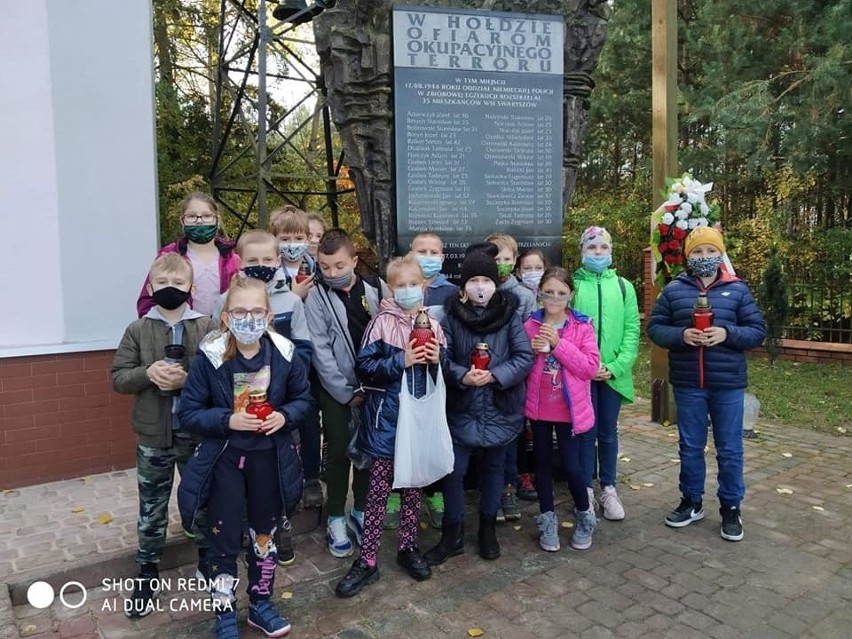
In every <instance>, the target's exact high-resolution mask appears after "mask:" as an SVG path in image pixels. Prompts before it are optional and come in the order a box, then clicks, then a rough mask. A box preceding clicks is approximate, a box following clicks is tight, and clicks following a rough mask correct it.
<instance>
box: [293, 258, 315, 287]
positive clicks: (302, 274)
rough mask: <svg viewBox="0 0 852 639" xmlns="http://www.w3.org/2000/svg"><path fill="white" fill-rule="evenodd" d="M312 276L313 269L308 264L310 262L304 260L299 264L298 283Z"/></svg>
mask: <svg viewBox="0 0 852 639" xmlns="http://www.w3.org/2000/svg"><path fill="white" fill-rule="evenodd" d="M310 276H311V269H310V267H309V266H308V262H307V261H306V260H302V263H301V264H299V271H298V272H297V273H296V278H295V279H296V284H301V283H302V282H304V281H305V280H306V279H308V278H309V277H310Z"/></svg>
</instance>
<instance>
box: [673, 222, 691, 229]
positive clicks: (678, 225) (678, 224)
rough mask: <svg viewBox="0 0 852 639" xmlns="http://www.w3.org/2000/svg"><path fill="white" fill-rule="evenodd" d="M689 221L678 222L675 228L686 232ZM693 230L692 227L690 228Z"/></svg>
mask: <svg viewBox="0 0 852 639" xmlns="http://www.w3.org/2000/svg"><path fill="white" fill-rule="evenodd" d="M686 227H687V221H686V220H678V221H677V222H675V228H678V229H683V230H686ZM689 228H692V227H689Z"/></svg>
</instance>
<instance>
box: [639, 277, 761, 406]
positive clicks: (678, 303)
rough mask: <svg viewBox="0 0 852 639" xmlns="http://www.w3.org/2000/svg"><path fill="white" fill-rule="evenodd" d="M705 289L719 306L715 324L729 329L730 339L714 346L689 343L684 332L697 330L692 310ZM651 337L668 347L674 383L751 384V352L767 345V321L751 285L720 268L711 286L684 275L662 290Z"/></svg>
mask: <svg viewBox="0 0 852 639" xmlns="http://www.w3.org/2000/svg"><path fill="white" fill-rule="evenodd" d="M701 291H706V293H707V299H708V300H709V302H710V306H711V308H712V309H713V314H714V317H713V326H722V327H724V328H725V331H726V332H727V337H726V338H725V341H724V342H722V343H721V344H719V345H717V346H712V347H709V348H706V347H704V346H689V345H687V344H686V343H685V342H684V341H683V332H684V330H686V329H687V328H692V309H693V307H694V306H695V300H696V299H697V298H698V293H700V292H701ZM648 337H650V338H651V341H652V342H654V343H655V344H656V345H657V346H661V347H662V348H666V349H668V351H669V380H670V382H671V384H672V385H673V386H689V387H694V388H720V389H735V388H745V387H746V386H748V366H747V362H746V356H745V351H747V350H749V349H752V348H755V347H757V346H760V345H761V344H762V343H763V340H764V339H765V338H766V324H765V322H764V321H763V315H761V313H760V309H758V307H757V303H756V302H755V301H754V297H752V294H751V291H750V290H749V288H748V285H747V284H746V283H745V282H743V281H742V280H741V279H740V278H738V277H737V276H735V275H731V274H730V273H727V272H725V271H721V270H720V272H719V275H718V276H717V278H716V280H715V281H714V282H713V283H712V284H710V286H708V287H707V288H706V289H705V288H704V285H703V284H702V282H701V280H700V279H698V278H696V277H693V276H692V275H690V274H688V273H681V274H680V275H678V276H677V277H676V278H675V279H674V280H672V281H671V282H670V283H669V284H667V285H666V286H665V288H663V291H662V293H660V297H659V298H658V299H657V303H656V304H655V305H654V310H653V311H652V312H651V317H650V319H649V320H648Z"/></svg>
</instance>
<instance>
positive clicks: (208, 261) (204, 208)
mask: <svg viewBox="0 0 852 639" xmlns="http://www.w3.org/2000/svg"><path fill="white" fill-rule="evenodd" d="M180 222H181V226H182V228H183V235H181V236H180V237H179V238H177V239H176V240H175V241H174V242H172V243H171V244H167V245H166V246H164V247H163V248H161V249H160V252H159V253H158V255H163V254H165V253H178V254H179V255H181V256H183V257H185V258H186V259H188V260H189V263H190V264H192V272H193V280H194V282H195V285H194V290H193V293H192V298H191V300H190V304H191V306H192V308H193V309H194V310H196V311H198V312H199V313H203V314H204V315H212V314H213V307H214V306H215V304H216V300H217V299H218V298H219V295H221V294H222V293H224V292H225V291H227V290H228V285H229V284H230V283H231V278H232V277H233V276H234V273H236V272H237V271H238V270H239V268H240V260H239V258H238V257H237V255H236V254H235V253H234V244H233V242H231V241H230V240H228V239H227V238H226V237H224V235H222V234H221V219H220V217H219V207H218V205H217V204H216V201H215V200H214V199H213V198H212V197H210V196H209V195H207V194H206V193H201V192H199V191H194V192H192V193H190V194H189V195H187V196H186V197H185V198H184V199H183V201H182V202H181V203H180ZM149 283H150V282H149V281H148V280H147V279H146V280H145V283H144V284H143V285H142V291H141V292H140V293H139V298H138V299H137V300H136V310H137V312H138V313H139V317H144V316H145V313H147V312H148V311H149V310H150V308H151V307H152V306H154V301H153V300H152V299H151V295H150V293H149V292H148V284H149Z"/></svg>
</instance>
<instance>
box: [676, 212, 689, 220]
mask: <svg viewBox="0 0 852 639" xmlns="http://www.w3.org/2000/svg"><path fill="white" fill-rule="evenodd" d="M675 217H676V218H677V219H679V220H685V219H686V218H688V217H689V213H687V212H686V211H680V210H678V211H675Z"/></svg>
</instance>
